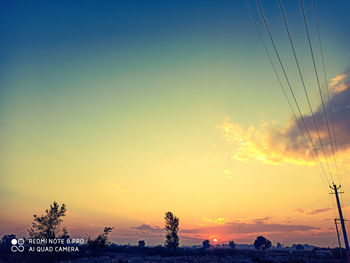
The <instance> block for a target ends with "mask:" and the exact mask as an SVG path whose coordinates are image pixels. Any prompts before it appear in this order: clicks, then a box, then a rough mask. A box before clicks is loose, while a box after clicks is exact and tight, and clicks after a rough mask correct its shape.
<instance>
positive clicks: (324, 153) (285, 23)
mask: <svg viewBox="0 0 350 263" xmlns="http://www.w3.org/2000/svg"><path fill="white" fill-rule="evenodd" d="M278 3H279V6H280V9H281V13H282V17H283V22H284V25H285V28H286V31H287V34H288V39H289V43H290V45H291V47H292V51H293V55H294V59H295V63H296V65H297V68H298V72H299V76H300V80H301V83H302V85H303V89H304V92H305V95H306V99H307V103H308V105H309V109H310V112H311V117H312V120H313V123H314V125H315V129H316V133H317V136H318V139H319V142H320V146H321V149H322V152H323V155H324V158H325V161H326V164H327V168H328V172H329V174H330V177H331V179H332V181H334V180H333V176H332V172H331V169H330V167H329V164H328V159H327V155H326V151H325V149H324V146H323V142H322V139H321V136H320V132H319V129H318V125H317V122H316V118H315V114H314V112H313V110H312V106H311V102H310V98H309V94H308V92H307V90H306V86H305V82H304V78H303V74H302V72H301V68H300V65H299V61H298V57H297V55H296V51H295V48H294V44H293V40H292V37H291V34H290V32H289V27H288V23H287V19H286V16H285V13H284V10H283V6H282V2H281V0H278Z"/></svg>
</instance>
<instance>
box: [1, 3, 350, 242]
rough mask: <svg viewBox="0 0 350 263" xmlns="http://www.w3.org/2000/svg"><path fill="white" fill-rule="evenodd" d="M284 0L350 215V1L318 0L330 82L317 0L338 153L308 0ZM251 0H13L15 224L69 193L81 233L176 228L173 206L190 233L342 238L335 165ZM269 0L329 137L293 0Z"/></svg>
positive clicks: (9, 78) (127, 238)
mask: <svg viewBox="0 0 350 263" xmlns="http://www.w3.org/2000/svg"><path fill="white" fill-rule="evenodd" d="M282 2H283V5H284V8H285V11H286V13H287V21H288V25H289V26H290V32H291V35H292V38H293V41H294V44H295V49H296V53H297V55H298V58H299V63H300V65H301V68H302V72H303V74H304V79H305V83H306V86H307V88H308V90H309V94H310V98H311V105H312V108H313V110H314V113H315V115H314V116H315V118H316V120H317V122H318V123H319V132H320V137H321V139H322V140H323V141H324V142H325V152H326V156H328V157H329V158H328V159H329V162H326V160H325V159H324V158H323V157H322V154H320V155H321V163H322V164H323V165H324V166H325V167H326V166H327V165H329V166H331V167H330V170H331V171H332V173H333V174H334V178H333V179H334V181H335V182H336V183H337V184H338V183H339V182H341V183H342V187H343V190H344V191H345V194H344V195H343V197H342V202H343V203H342V204H343V207H344V216H345V217H349V214H350V202H349V198H347V196H348V193H347V190H348V189H350V177H349V175H348V171H349V169H348V167H349V159H348V157H347V156H349V154H348V153H349V149H350V137H349V134H350V133H349V132H350V127H349V123H350V112H349V104H348V101H350V89H348V87H349V86H350V84H349V83H350V82H349V80H350V72H349V69H348V67H349V58H350V50H349V46H350V45H349V44H350V37H349V34H348V28H349V27H350V18H349V16H348V10H349V7H350V6H349V3H348V1H345V0H337V1H332V2H330V1H317V2H316V3H317V12H318V16H319V26H320V33H321V39H322V40H321V41H322V42H321V43H322V47H323V51H324V58H325V66H326V70H327V71H326V73H327V74H326V76H327V82H328V85H325V81H324V80H323V79H324V75H323V72H322V67H321V58H320V50H319V46H318V39H317V34H316V32H317V31H316V27H315V20H314V14H313V8H312V6H313V5H312V4H313V1H311V0H304V5H305V7H306V17H307V21H308V23H309V27H310V28H309V29H310V36H311V41H312V44H313V47H314V53H315V58H316V64H317V69H318V71H319V74H320V80H321V86H322V87H321V88H322V91H323V94H324V95H325V94H326V92H325V91H326V90H327V88H328V89H329V94H330V98H329V100H328V99H327V100H326V106H325V107H326V109H327V110H329V107H330V106H329V105H333V115H332V116H333V118H334V126H335V131H336V132H335V134H336V139H337V140H338V148H337V150H338V151H337V154H336V155H335V157H336V161H337V164H338V165H335V163H334V162H332V160H333V156H332V151H331V150H332V149H331V147H330V146H331V145H330V143H329V140H328V137H327V136H328V133H327V127H326V122H325V121H324V119H323V115H322V113H323V111H322V110H323V108H322V107H321V100H320V96H319V94H318V89H317V82H316V79H315V75H314V71H313V66H312V60H311V56H310V51H309V49H308V44H307V38H306V34H305V28H304V25H303V20H302V15H301V12H300V6H299V1H296V0H295V1H294V0H293V1H282ZM248 3H249V5H247V2H246V1H243V0H242V1H228V0H227V1H226V0H220V1H205V0H201V1H181V0H179V1H168V0H164V1H155V0H150V1H136V0H132V1H39V0H38V1H8V2H6V3H5V2H4V3H2V8H1V11H0V12H1V16H0V17H1V18H0V19H1V23H0V34H1V36H2V41H1V43H0V56H1V59H0V74H1V77H0V94H1V96H0V156H1V158H0V209H1V211H3V212H2V213H1V215H0V235H3V234H8V233H15V234H17V235H19V236H20V235H27V233H26V229H28V228H29V227H30V224H31V220H32V216H33V214H34V213H35V214H41V213H43V212H44V211H45V209H46V208H47V207H48V206H49V204H50V203H52V202H53V201H57V202H58V203H60V204H62V203H65V204H66V205H67V209H68V214H67V216H66V218H65V220H64V225H66V226H67V228H68V230H69V231H70V233H71V235H72V236H73V237H81V236H85V235H86V234H95V233H98V232H99V231H101V230H102V229H103V227H104V226H115V227H116V228H115V230H114V231H113V232H112V240H113V241H115V242H117V243H128V242H130V243H133V244H135V243H137V240H140V239H144V240H146V243H147V244H161V243H163V240H164V233H163V232H164V231H163V226H164V215H165V212H167V211H172V212H173V213H174V214H175V215H177V216H178V217H179V218H180V237H181V240H180V244H181V245H192V244H200V243H201V242H202V241H203V240H204V239H210V240H214V238H215V239H217V240H218V242H219V243H221V242H227V241H228V240H231V239H232V240H235V242H236V243H253V241H254V239H255V238H256V236H258V235H264V236H266V237H267V238H269V239H270V240H271V241H272V242H273V243H276V242H278V241H279V242H281V243H283V244H287V245H289V244H292V243H311V244H315V245H322V246H336V235H335V231H334V222H333V218H334V217H335V216H336V214H335V210H334V203H333V201H332V199H331V196H330V195H329V194H328V193H329V191H330V189H329V187H328V182H327V179H329V180H331V181H332V178H331V173H329V175H328V178H327V179H326V178H325V176H324V175H323V174H322V170H321V168H320V165H319V164H318V161H317V159H316V158H315V155H314V154H313V153H312V150H308V148H307V147H305V144H303V142H302V141H301V138H302V137H301V134H300V132H299V130H298V123H299V124H300V123H301V121H302V119H301V118H300V117H299V116H298V118H297V120H295V119H293V115H292V112H291V110H290V109H289V108H288V104H287V103H286V100H285V98H284V97H283V93H282V91H281V88H280V86H279V84H278V81H277V79H276V76H275V75H274V72H273V69H272V67H271V65H270V64H269V61H268V58H267V56H266V53H265V51H264V49H263V46H262V44H261V42H260V41H259V37H258V34H257V31H256V29H255V26H254V23H253V21H252V19H251V18H250V16H249V12H248V10H249V8H248V6H250V8H251V9H252V13H253V15H254V17H256V19H257V24H258V28H259V29H260V30H261V32H262V33H263V36H264V39H265V41H266V43H267V45H268V48H269V50H270V52H271V54H272V55H273V62H274V63H275V64H276V67H277V66H278V61H277V59H276V56H275V55H274V53H273V49H272V46H271V44H270V42H269V38H268V35H267V34H266V31H265V29H264V25H263V23H262V20H261V18H260V16H259V12H258V8H257V5H256V2H255V1H248ZM261 5H262V8H263V10H264V14H265V16H266V18H267V20H268V23H269V25H270V27H271V32H272V34H273V37H274V39H275V41H276V43H277V47H278V50H279V51H280V53H281V57H282V60H283V63H285V69H286V71H287V73H288V76H289V78H290V81H291V83H292V86H293V88H294V89H295V94H296V97H297V99H298V100H299V102H300V106H301V111H302V114H303V117H304V118H305V120H306V123H307V124H308V125H309V128H310V133H311V136H312V138H313V139H314V140H315V142H316V147H317V149H318V151H319V152H320V151H321V149H320V143H319V141H317V137H316V134H317V131H316V129H315V128H314V126H313V123H312V121H313V120H312V116H311V115H310V111H309V110H308V107H307V101H306V97H305V95H304V93H303V92H304V91H303V89H302V86H301V84H300V79H299V75H298V71H297V68H296V66H295V61H294V57H293V54H292V51H291V47H290V45H289V42H288V37H287V34H286V31H285V28H284V27H283V26H284V25H283V20H282V19H281V14H280V10H279V6H278V2H277V1H267V0H261ZM278 72H279V74H280V76H281V78H282V79H283V74H282V72H281V70H280V68H278ZM283 82H284V85H286V83H285V80H284V79H283ZM286 87H287V86H286ZM288 96H289V98H291V96H290V94H289V93H288ZM304 132H305V130H304ZM327 140H328V141H327ZM328 163H329V164H328ZM336 167H338V168H339V170H340V177H339V178H340V179H341V180H339V178H338V177H337V175H336V174H337V172H336ZM348 229H349V228H348ZM349 230H350V229H349Z"/></svg>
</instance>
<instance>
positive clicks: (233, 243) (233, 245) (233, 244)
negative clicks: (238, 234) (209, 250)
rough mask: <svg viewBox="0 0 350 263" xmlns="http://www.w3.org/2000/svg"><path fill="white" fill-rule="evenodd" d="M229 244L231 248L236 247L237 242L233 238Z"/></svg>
mask: <svg viewBox="0 0 350 263" xmlns="http://www.w3.org/2000/svg"><path fill="white" fill-rule="evenodd" d="M228 245H229V246H230V248H231V249H234V248H235V247H236V244H235V242H233V240H231V241H230V242H228Z"/></svg>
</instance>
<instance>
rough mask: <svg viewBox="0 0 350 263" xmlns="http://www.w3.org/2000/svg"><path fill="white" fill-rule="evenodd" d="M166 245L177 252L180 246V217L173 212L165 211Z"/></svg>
mask: <svg viewBox="0 0 350 263" xmlns="http://www.w3.org/2000/svg"><path fill="white" fill-rule="evenodd" d="M164 219H165V228H164V229H165V246H166V247H167V248H169V249H171V250H172V251H173V252H175V250H176V248H177V247H178V246H179V236H178V234H177V233H178V231H179V222H180V220H179V218H178V217H176V216H175V215H174V214H173V213H172V212H166V213H165V218H164Z"/></svg>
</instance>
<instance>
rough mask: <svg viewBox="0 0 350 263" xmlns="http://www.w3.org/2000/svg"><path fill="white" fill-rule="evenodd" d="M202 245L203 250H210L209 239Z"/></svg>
mask: <svg viewBox="0 0 350 263" xmlns="http://www.w3.org/2000/svg"><path fill="white" fill-rule="evenodd" d="M202 245H203V248H204V249H208V248H210V242H209V240H208V239H206V240H204V241H203V243H202Z"/></svg>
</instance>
